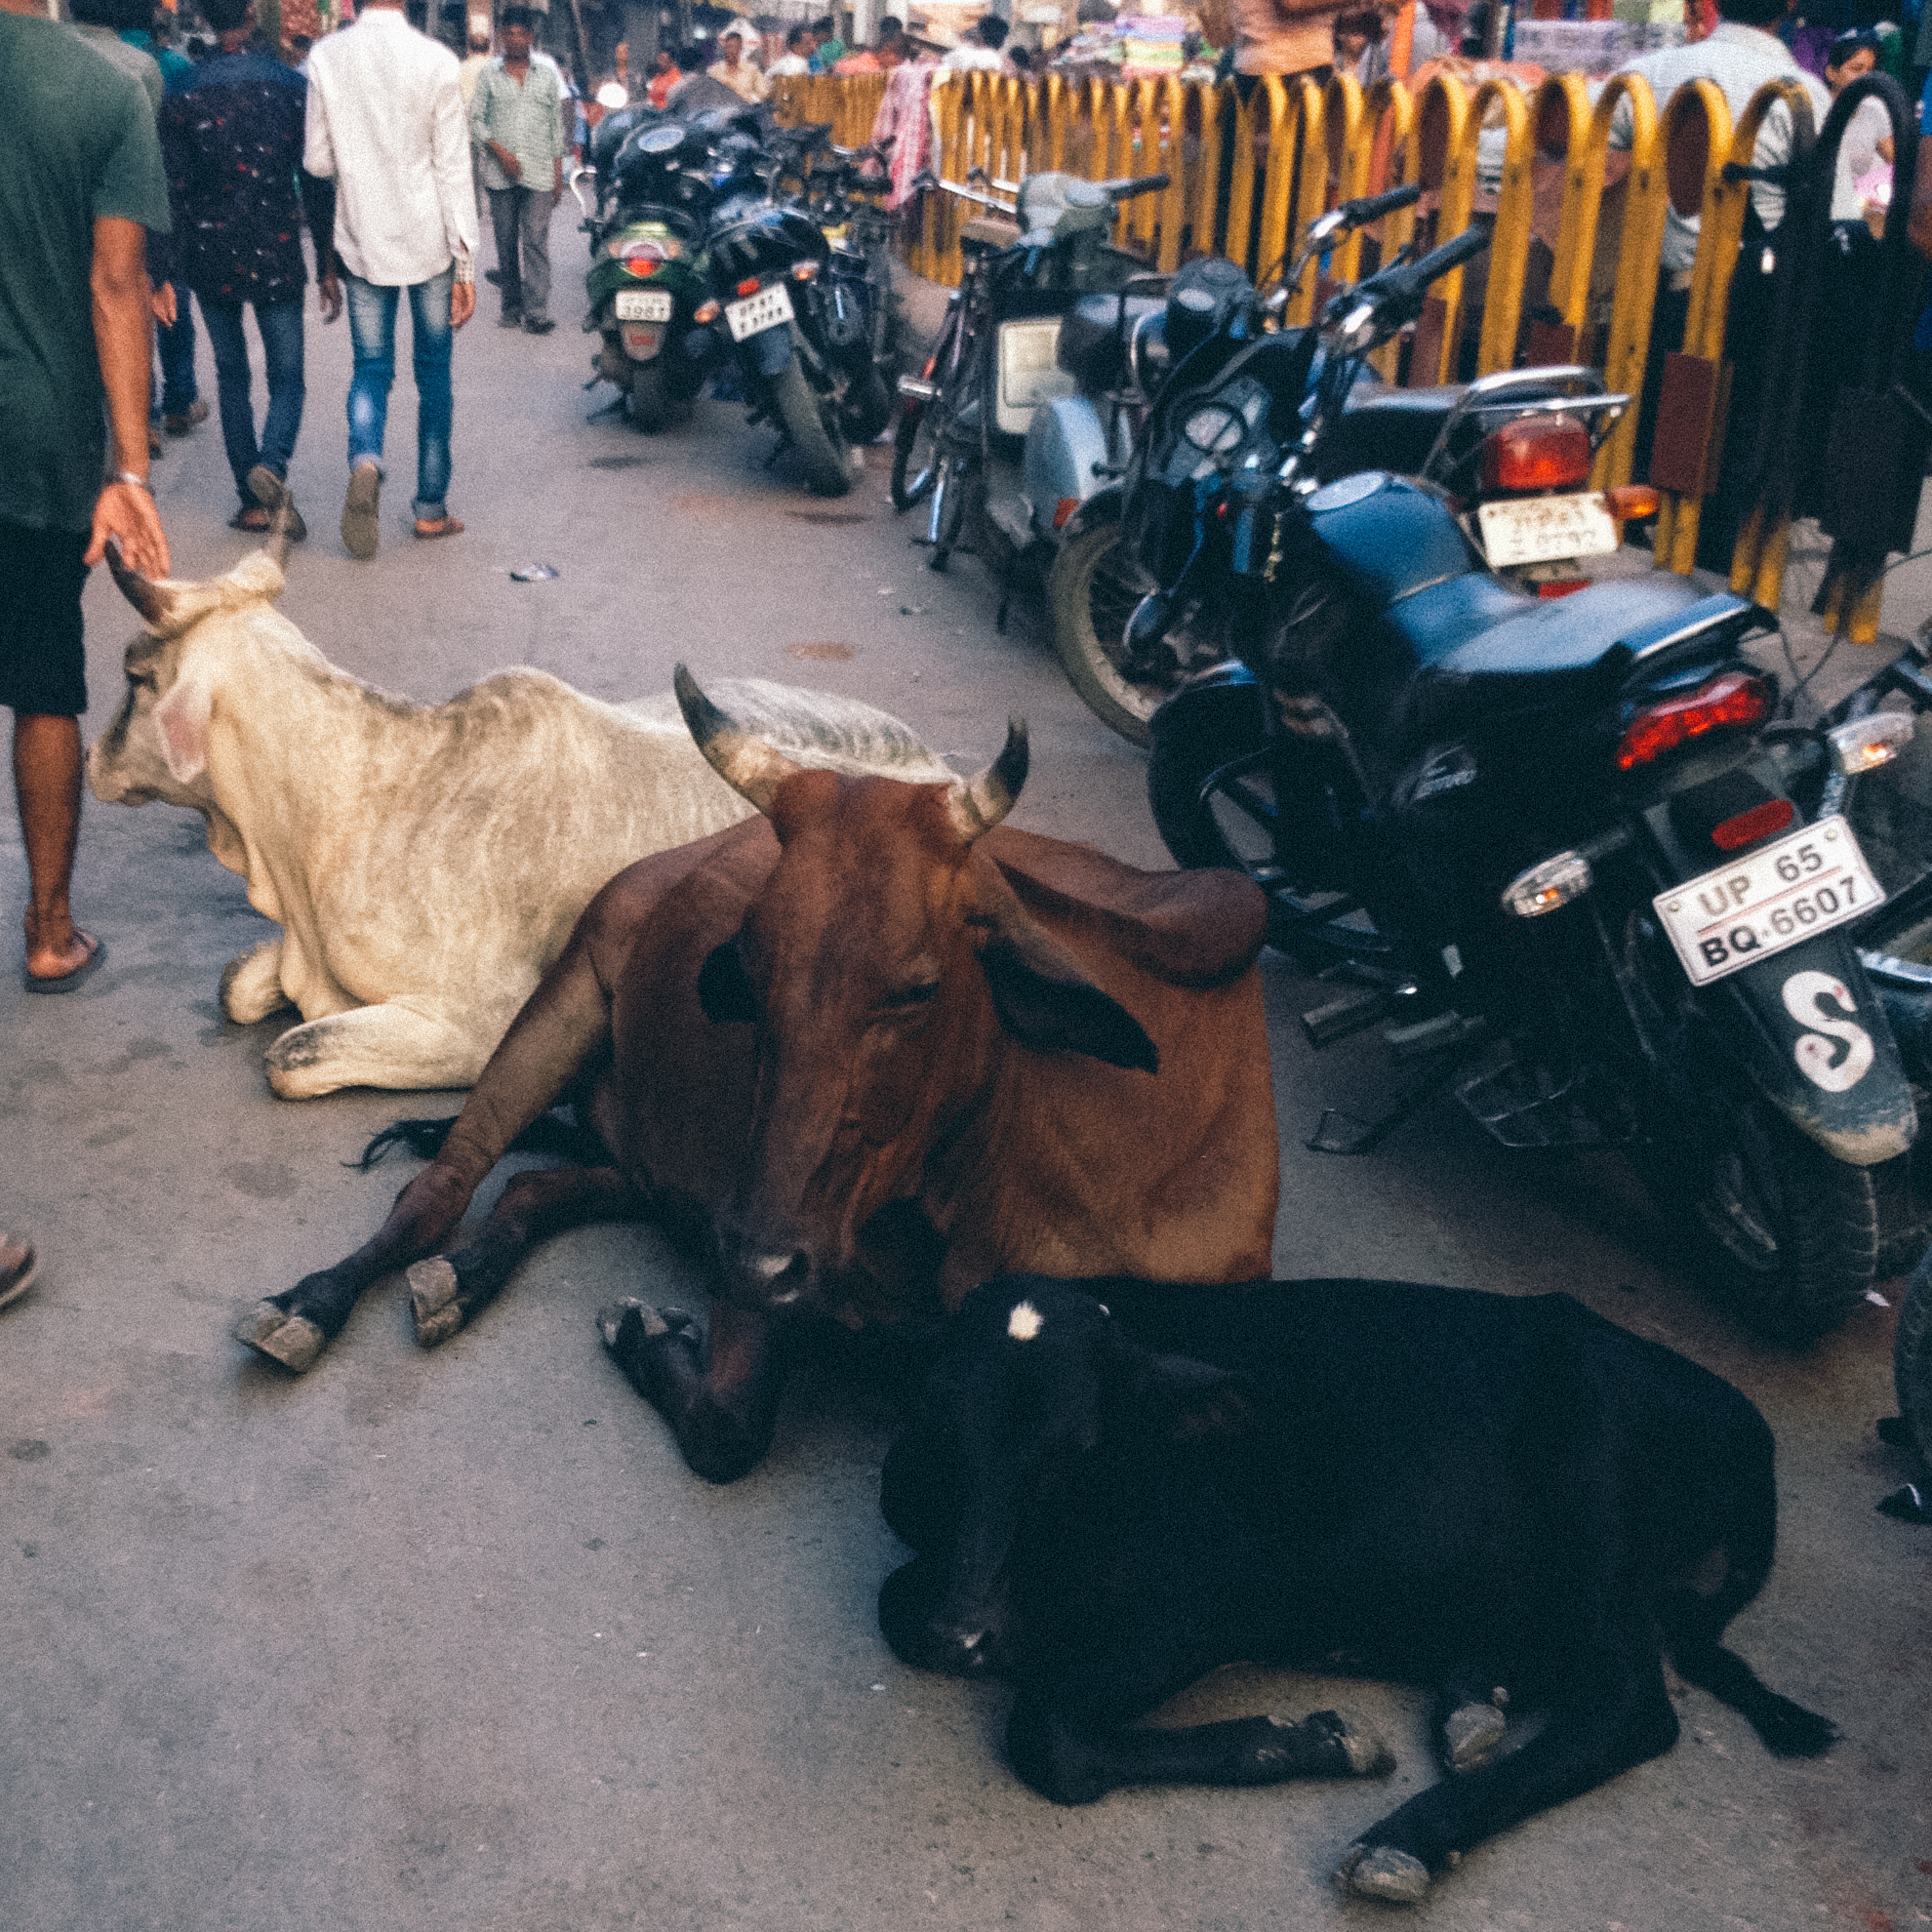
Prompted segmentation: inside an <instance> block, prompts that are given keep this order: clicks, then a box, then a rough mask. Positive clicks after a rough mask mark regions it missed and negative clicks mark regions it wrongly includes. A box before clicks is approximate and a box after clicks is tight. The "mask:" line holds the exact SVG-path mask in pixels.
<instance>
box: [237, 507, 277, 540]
mask: <svg viewBox="0 0 1932 1932" xmlns="http://www.w3.org/2000/svg"><path fill="white" fill-rule="evenodd" d="M228 528H229V529H230V530H246V531H249V532H252V533H253V534H254V535H255V536H257V537H262V536H266V535H267V532H268V512H267V511H266V510H265V509H263V508H262V506H261V505H260V504H259V503H247V504H245V505H244V506H243V507H242V508H240V509H238V510H237V511H236V512H235V513H234V515H233V516H231V517H229V519H228Z"/></svg>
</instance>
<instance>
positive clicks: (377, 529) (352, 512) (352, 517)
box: [342, 463, 382, 563]
mask: <svg viewBox="0 0 1932 1932" xmlns="http://www.w3.org/2000/svg"><path fill="white" fill-rule="evenodd" d="M381 503H382V471H381V470H380V469H378V468H377V467H376V465H375V464H374V463H357V464H356V466H355V468H354V470H353V472H352V473H351V474H350V476H349V486H348V495H347V496H346V497H345V498H343V500H342V543H343V544H344V546H345V547H346V548H347V550H348V553H349V555H350V556H352V557H356V558H359V559H360V560H361V561H362V562H364V563H367V562H368V561H369V559H370V558H371V557H373V556H374V555H375V554H376V547H377V545H378V544H379V543H381V542H382V516H381V514H380V509H379V506H380V504H381Z"/></svg>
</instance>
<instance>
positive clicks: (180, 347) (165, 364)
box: [154, 282, 198, 416]
mask: <svg viewBox="0 0 1932 1932" xmlns="http://www.w3.org/2000/svg"><path fill="white" fill-rule="evenodd" d="M154 342H155V346H156V347H157V348H158V349H159V350H160V351H161V414H162V415H163V416H185V415H186V414H187V413H188V411H189V410H190V409H192V408H193V407H194V403H195V399H196V396H197V393H198V392H197V390H196V388H195V386H194V303H193V302H192V301H191V300H190V299H189V296H188V290H187V284H186V283H185V282H177V283H176V284H175V326H174V327H173V328H172V329H164V328H163V327H162V326H161V324H160V323H158V322H157V323H156V324H155V325H154Z"/></svg>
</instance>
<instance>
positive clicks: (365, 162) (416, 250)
mask: <svg viewBox="0 0 1932 1932" xmlns="http://www.w3.org/2000/svg"><path fill="white" fill-rule="evenodd" d="M302 165H303V167H304V168H306V169H307V171H308V172H309V173H310V174H311V175H315V176H318V177H320V178H321V179H324V180H333V181H335V183H336V232H335V242H334V254H335V256H336V257H337V258H338V259H339V260H340V262H341V264H342V270H343V276H342V281H338V279H337V277H336V274H335V272H334V266H335V264H334V263H333V262H332V263H331V272H330V273H328V274H326V275H324V276H322V277H320V289H321V302H322V316H323V320H324V321H325V322H333V321H334V320H335V319H336V317H337V316H338V315H340V314H341V313H342V304H343V293H342V292H343V287H344V285H345V286H346V288H347V292H348V294H347V300H348V318H349V340H350V345H351V347H352V349H353V351H354V357H355V373H354V375H353V376H352V377H351V379H350V381H349V392H348V428H349V443H348V461H349V485H348V494H347V497H346V498H345V499H344V501H343V503H342V542H343V543H344V544H345V545H346V546H347V548H348V553H349V555H350V556H352V557H360V558H365V559H366V558H369V557H373V556H374V555H375V554H376V550H377V545H378V543H379V541H380V537H381V519H380V516H379V506H380V502H381V496H382V431H383V426H384V424H385V423H386V421H387V418H388V410H389V390H390V388H391V387H392V386H393V384H394V382H395V377H396V308H397V306H398V304H399V303H400V302H401V300H402V298H403V296H404V295H405V294H406V295H407V296H408V298H409V315H410V350H411V356H412V359H413V361H414V364H415V370H416V504H415V508H416V534H417V536H419V537H454V536H457V535H459V534H460V533H461V532H462V530H463V525H462V524H461V523H460V522H459V521H458V520H457V519H456V518H455V517H453V516H452V515H451V514H450V513H449V504H448V502H447V498H448V494H449V482H450V426H451V417H452V413H453V411H452V404H451V396H450V349H451V344H452V339H453V332H454V331H455V330H458V329H461V328H462V327H463V324H464V323H465V322H467V321H468V320H469V318H470V317H471V316H472V315H473V314H474V313H475V312H476V266H475V260H476V200H475V190H474V188H473V187H472V185H471V181H470V173H469V130H468V129H467V127H465V126H464V124H463V93H462V90H461V89H460V87H459V86H458V84H457V60H456V56H455V55H454V54H452V53H451V52H450V51H449V49H448V48H447V47H439V46H438V45H437V44H436V42H434V41H433V40H430V39H428V38H426V37H425V36H424V35H423V34H420V33H418V32H417V31H416V29H415V28H414V27H412V26H411V25H410V23H409V21H408V20H405V19H404V18H403V9H402V0H364V4H363V7H362V9H361V11H360V13H359V14H358V16H357V18H356V21H355V24H354V25H353V26H350V27H345V28H344V29H342V31H341V32H340V33H332V34H329V35H327V36H326V37H325V38H324V39H322V40H321V41H320V42H318V43H317V45H316V47H315V50H314V52H313V53H311V54H310V55H309V57H308V112H307V121H306V140H305V146H304V151H303V158H302Z"/></svg>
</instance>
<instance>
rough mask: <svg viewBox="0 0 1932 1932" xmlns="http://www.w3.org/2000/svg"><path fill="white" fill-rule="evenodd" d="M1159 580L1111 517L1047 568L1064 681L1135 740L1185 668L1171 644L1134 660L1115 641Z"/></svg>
mask: <svg viewBox="0 0 1932 1932" xmlns="http://www.w3.org/2000/svg"><path fill="white" fill-rule="evenodd" d="M1158 588H1159V585H1158V584H1155V582H1154V580H1153V578H1152V577H1151V576H1150V575H1148V573H1147V571H1146V570H1145V569H1143V568H1142V566H1141V562H1140V559H1139V558H1138V557H1137V556H1136V555H1135V554H1134V549H1133V546H1132V544H1130V543H1127V542H1126V541H1125V539H1124V538H1123V537H1122V535H1121V530H1120V526H1119V524H1118V523H1104V524H1099V525H1097V526H1096V527H1095V528H1094V529H1092V530H1083V531H1081V532H1080V534H1079V535H1078V536H1077V537H1075V538H1073V539H1072V541H1071V542H1070V543H1067V544H1066V546H1065V547H1064V548H1063V549H1062V550H1061V552H1060V554H1059V556H1058V557H1056V558H1055V559H1054V563H1053V568H1052V569H1051V570H1050V571H1049V572H1048V573H1047V584H1046V591H1047V611H1048V615H1049V617H1050V619H1051V621H1052V624H1053V648H1054V650H1055V651H1056V652H1057V653H1058V655H1059V658H1060V662H1061V665H1062V668H1063V669H1065V671H1066V672H1067V681H1068V682H1069V683H1070V684H1071V685H1072V686H1073V689H1074V690H1075V691H1077V692H1078V693H1079V694H1080V696H1081V697H1082V698H1083V699H1084V700H1085V701H1086V703H1087V705H1088V707H1089V709H1091V710H1092V711H1093V713H1094V715H1095V716H1096V717H1098V718H1099V719H1100V720H1101V721H1102V723H1104V724H1106V725H1108V726H1110V727H1111V728H1112V729H1113V730H1115V731H1117V732H1118V733H1119V734H1120V735H1121V737H1122V738H1125V739H1130V740H1131V741H1132V742H1133V743H1134V744H1136V745H1145V744H1147V737H1148V731H1147V726H1148V720H1149V719H1151V718H1152V716H1153V714H1154V712H1155V711H1156V710H1158V709H1159V708H1160V706H1161V705H1162V704H1165V703H1166V702H1167V700H1168V699H1169V698H1170V697H1172V696H1173V694H1174V691H1175V689H1176V687H1177V686H1179V684H1180V683H1181V680H1182V678H1183V676H1184V675H1185V671H1184V666H1183V662H1182V654H1181V653H1180V652H1178V651H1177V650H1175V649H1174V647H1173V646H1172V645H1171V644H1166V643H1163V644H1161V645H1159V646H1157V647H1156V648H1155V650H1154V651H1153V652H1152V653H1151V654H1149V656H1148V660H1147V662H1146V663H1135V662H1132V661H1130V660H1129V658H1128V656H1127V652H1126V648H1125V645H1124V644H1123V642H1122V637H1123V633H1124V632H1125V630H1126V627H1127V620H1128V619H1129V618H1130V617H1132V616H1133V614H1134V607H1135V606H1136V605H1137V604H1138V603H1139V602H1140V601H1141V599H1142V598H1143V597H1145V596H1147V593H1148V592H1149V591H1151V590H1155V589H1158ZM1192 667H1193V666H1191V665H1190V666H1188V667H1187V668H1192Z"/></svg>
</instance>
